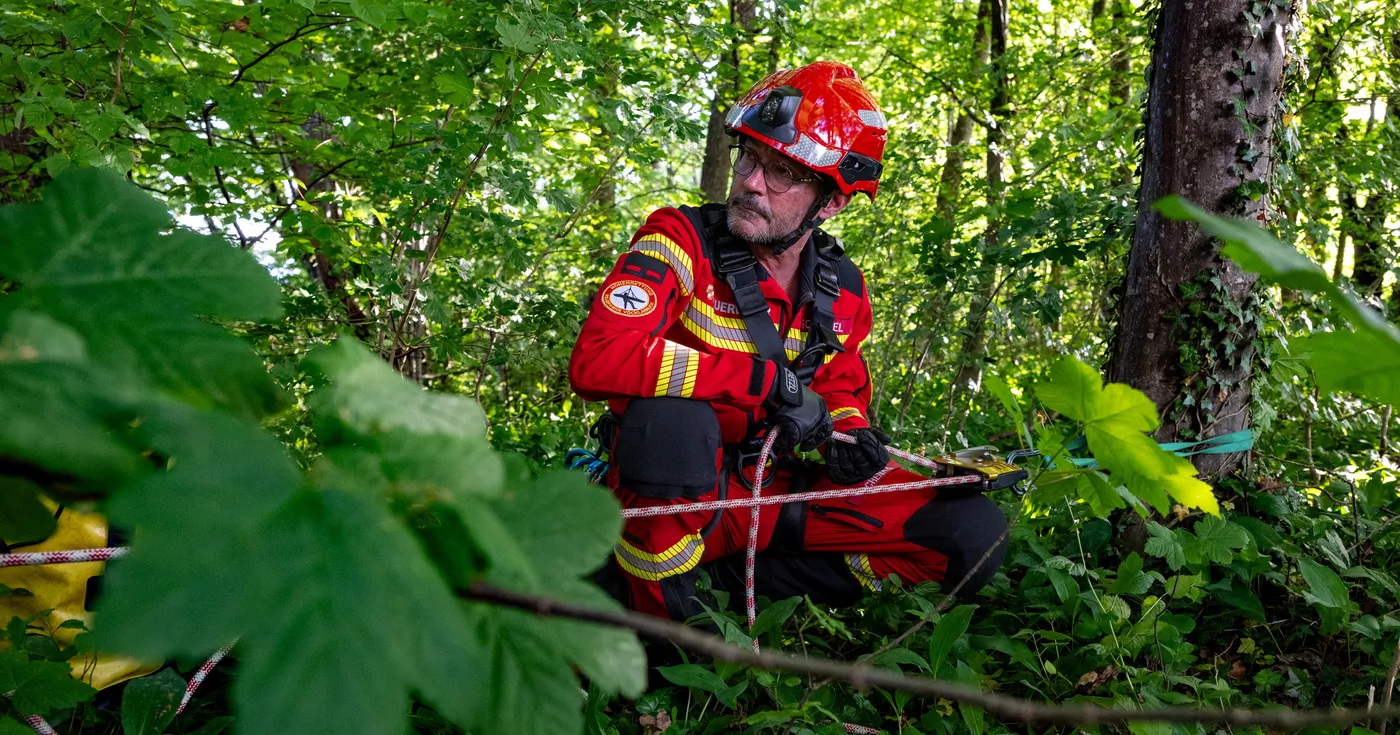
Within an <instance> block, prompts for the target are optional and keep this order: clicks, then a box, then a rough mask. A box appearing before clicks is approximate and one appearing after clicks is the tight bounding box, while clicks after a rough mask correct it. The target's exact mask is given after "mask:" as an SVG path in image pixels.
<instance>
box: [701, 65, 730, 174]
mask: <svg viewBox="0 0 1400 735" xmlns="http://www.w3.org/2000/svg"><path fill="white" fill-rule="evenodd" d="M728 90H729V85H720V86H718V87H716V89H715V96H714V98H713V99H711V100H710V123H709V129H708V130H707V131H706V133H705V161H704V163H702V164H701V166H700V191H702V192H704V193H705V201H707V202H723V201H725V200H727V199H728V198H729V180H730V177H729V134H728V133H726V132H724V116H725V115H728V114H729V105H730V102H729V101H727V100H726V98H727V97H728V96H729V95H728V94H727V91H728Z"/></svg>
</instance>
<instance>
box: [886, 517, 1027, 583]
mask: <svg viewBox="0 0 1400 735" xmlns="http://www.w3.org/2000/svg"><path fill="white" fill-rule="evenodd" d="M1005 530H1006V516H1005V515H1004V514H1002V512H1001V509H999V508H997V506H996V503H993V502H992V501H991V500H989V499H988V498H987V497H986V496H984V495H969V496H964V497H959V498H934V499H933V500H930V501H929V502H927V503H925V504H924V506H923V507H922V508H919V509H918V510H916V511H914V513H913V515H911V516H909V520H907V521H905V522H904V538H905V540H906V541H909V542H910V543H914V544H918V545H919V546H922V547H924V548H926V549H930V550H932V551H936V552H938V553H940V554H943V555H944V556H946V557H948V571H947V573H946V574H945V575H944V577H943V581H942V586H943V590H944V591H945V592H951V591H952V589H953V588H954V587H956V586H957V585H958V583H959V582H962V581H963V580H964V579H966V582H965V583H964V584H963V586H962V589H961V590H959V591H958V595H959V596H960V597H970V596H972V595H973V594H975V593H976V592H977V591H978V590H980V589H982V587H984V586H986V584H987V582H990V581H991V579H992V576H993V575H995V574H996V573H997V570H998V569H1000V568H1001V562H1002V559H1003V558H1004V557H1005V556H1006V547H1007V541H1008V540H1009V539H1007V538H1005V537H1003V536H1002V532H1003V531H1005ZM988 550H990V553H988ZM984 555H985V556H986V557H987V560H986V561H985V562H982V565H981V566H980V567H978V568H977V569H976V570H975V571H974V570H973V567H975V566H977V563H978V562H979V561H982V557H983V556H984Z"/></svg>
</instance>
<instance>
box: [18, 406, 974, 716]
mask: <svg viewBox="0 0 1400 735" xmlns="http://www.w3.org/2000/svg"><path fill="white" fill-rule="evenodd" d="M777 438H778V433H777V432H776V431H769V432H768V435H767V438H766V439H765V440H764V442H763V449H762V450H760V452H759V455H758V464H757V465H756V466H755V467H754V482H753V487H754V489H753V495H752V496H750V497H748V498H736V499H734V500H712V501H707V502H703V503H682V504H677V505H662V506H656V507H651V508H627V509H624V510H623V511H622V516H623V517H624V518H647V517H651V516H661V515H673V514H676V513H695V512H704V511H707V510H718V509H721V508H748V509H749V542H748V548H747V549H746V554H745V559H744V605H745V608H746V612H747V614H748V621H749V630H753V625H754V622H755V621H756V620H757V617H758V616H757V604H756V603H755V600H754V564H755V561H756V560H757V558H758V513H759V508H761V507H762V506H765V505H782V504H785V503H800V502H805V501H808V500H820V499H825V498H851V497H857V496H861V495H876V494H879V493H892V492H899V491H902V490H922V489H924V488H930V487H943V486H947V485H967V484H972V483H977V482H981V481H982V478H981V477H979V476H977V475H965V476H958V477H932V478H929V479H926V480H919V481H916V482H899V483H894V484H891V485H875V486H871V487H850V488H837V489H833V490H812V491H809V492H803V493H789V494H787V495H774V496H769V497H766V498H765V497H762V493H763V474H764V469H765V467H766V466H767V464H768V457H769V454H770V453H771V452H772V450H773V443H774V442H775V441H776V440H777ZM831 438H833V439H836V440H837V441H842V442H846V443H848V444H854V443H855V441H856V440H855V438H854V437H852V436H850V435H849V434H843V433H841V432H839V431H838V432H834V433H833V434H832V435H831ZM885 448H886V449H887V450H888V451H889V453H890V455H891V456H894V457H899V458H900V459H904V460H907V461H910V462H913V463H914V464H917V465H922V466H924V467H930V468H934V469H937V468H938V464H937V463H935V462H934V461H933V460H930V459H927V458H925V457H921V456H919V455H917V454H911V453H909V452H904V451H901V450H898V449H895V448H894V447H885ZM130 551H131V549H130V547H126V546H108V547H105V548H100V549H75V550H70V551H35V552H27V553H21V554H0V569H4V568H7V567H23V566H35V565H39V564H76V563H82V562H93V561H108V560H111V559H119V558H121V557H123V556H126V555H127V553H129V552H130ZM237 642H238V641H237V640H234V641H232V642H230V643H229V644H228V645H226V646H224V647H223V648H220V649H219V650H218V651H216V652H215V653H214V655H213V656H210V657H209V660H208V661H205V662H204V663H203V664H202V665H201V666H200V667H199V669H198V670H197V671H195V673H194V676H192V677H190V682H189V684H188V685H186V687H185V696H184V698H183V699H181V700H180V708H179V709H177V710H175V714H177V715H178V714H180V713H181V712H184V711H185V707H186V706H188V705H189V703H190V700H191V699H192V698H193V697H194V693H195V690H197V689H199V685H200V684H203V683H204V680H205V679H206V678H208V677H209V673H210V672H211V671H213V670H214V667H215V666H218V665H219V662H220V661H222V660H223V658H224V656H226V655H228V652H229V649H231V648H233V646H234V644H235V643H237ZM753 650H754V652H755V653H757V652H758V639H757V638H755V639H754V642H753ZM25 721H26V722H27V723H29V726H30V727H31V728H32V729H33V730H34V732H35V733H37V734H38V735H58V733H57V732H55V731H54V729H53V728H52V727H50V726H49V723H47V722H45V721H44V718H42V717H39V716H38V715H31V716H29V717H26V718H25ZM841 724H842V727H844V728H845V729H846V732H848V733H857V734H860V735H866V734H871V735H878V733H879V732H880V730H876V729H873V728H869V727H865V726H863V725H855V724H851V723H849V722H843V723H841Z"/></svg>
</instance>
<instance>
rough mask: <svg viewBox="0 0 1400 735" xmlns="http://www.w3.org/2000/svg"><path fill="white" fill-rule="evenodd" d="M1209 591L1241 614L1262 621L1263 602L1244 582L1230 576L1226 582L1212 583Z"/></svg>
mask: <svg viewBox="0 0 1400 735" xmlns="http://www.w3.org/2000/svg"><path fill="white" fill-rule="evenodd" d="M1210 592H1211V594H1212V595H1213V596H1214V597H1215V599H1217V600H1220V601H1221V602H1223V603H1225V604H1226V605H1229V606H1230V607H1233V608H1235V611H1236V612H1238V613H1240V614H1241V615H1243V616H1245V617H1247V618H1251V619H1253V620H1258V621H1259V622H1261V623H1262V622H1264V604H1263V603H1262V602H1260V601H1259V597H1258V596H1257V595H1255V594H1254V591H1253V590H1251V589H1249V585H1247V584H1245V583H1244V582H1242V581H1240V580H1238V579H1233V578H1232V579H1230V580H1229V582H1228V584H1224V585H1212V586H1211V590H1210Z"/></svg>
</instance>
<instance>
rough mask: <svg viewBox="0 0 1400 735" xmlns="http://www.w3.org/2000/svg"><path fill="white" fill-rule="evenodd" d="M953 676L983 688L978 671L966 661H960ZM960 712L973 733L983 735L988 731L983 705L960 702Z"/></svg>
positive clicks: (970, 684) (962, 681)
mask: <svg viewBox="0 0 1400 735" xmlns="http://www.w3.org/2000/svg"><path fill="white" fill-rule="evenodd" d="M953 678H954V679H955V680H956V681H957V682H959V683H961V684H966V685H968V686H970V687H973V688H975V689H981V688H982V681H981V678H980V677H978V676H977V672H975V671H973V670H972V667H971V666H968V665H967V663H966V662H963V661H959V662H958V666H957V669H956V670H955V673H954V675H953ZM958 712H960V713H961V714H962V717H963V722H964V723H966V724H967V729H968V730H969V731H971V733H972V735H983V733H985V732H986V731H987V723H986V717H985V715H984V713H983V711H982V708H981V707H974V706H972V705H970V704H967V703H966V702H958Z"/></svg>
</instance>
